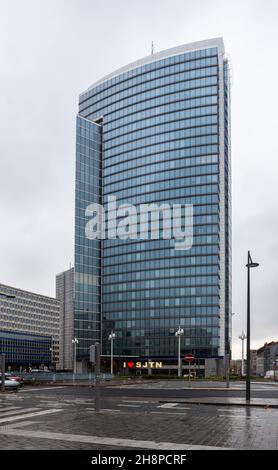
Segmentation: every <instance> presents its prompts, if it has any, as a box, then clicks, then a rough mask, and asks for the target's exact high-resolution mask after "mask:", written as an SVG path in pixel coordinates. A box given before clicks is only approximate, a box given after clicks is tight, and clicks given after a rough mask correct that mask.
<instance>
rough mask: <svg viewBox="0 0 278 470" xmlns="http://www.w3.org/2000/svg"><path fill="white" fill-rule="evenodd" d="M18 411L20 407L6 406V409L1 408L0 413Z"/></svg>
mask: <svg viewBox="0 0 278 470" xmlns="http://www.w3.org/2000/svg"><path fill="white" fill-rule="evenodd" d="M18 409H20V406H7V407H6V408H4V407H3V408H1V409H0V413H1V412H2V411H11V410H18Z"/></svg>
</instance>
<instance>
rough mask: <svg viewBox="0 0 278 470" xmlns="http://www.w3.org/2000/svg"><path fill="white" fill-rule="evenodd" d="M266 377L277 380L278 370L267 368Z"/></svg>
mask: <svg viewBox="0 0 278 470" xmlns="http://www.w3.org/2000/svg"><path fill="white" fill-rule="evenodd" d="M264 378H265V379H272V380H274V379H275V380H277V379H278V371H276V370H267V371H266V374H265V376H264Z"/></svg>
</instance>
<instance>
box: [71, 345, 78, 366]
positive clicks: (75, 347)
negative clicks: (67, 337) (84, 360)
mask: <svg viewBox="0 0 278 470" xmlns="http://www.w3.org/2000/svg"><path fill="white" fill-rule="evenodd" d="M71 342H72V344H73V345H74V363H73V373H74V374H76V349H77V345H78V339H77V338H76V336H75V337H74V338H73V339H72V340H71Z"/></svg>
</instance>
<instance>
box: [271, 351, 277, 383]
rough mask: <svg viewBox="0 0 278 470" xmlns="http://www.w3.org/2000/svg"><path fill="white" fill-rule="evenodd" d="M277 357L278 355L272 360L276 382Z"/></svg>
mask: <svg viewBox="0 0 278 470" xmlns="http://www.w3.org/2000/svg"><path fill="white" fill-rule="evenodd" d="M277 357H278V356H276V357H275V358H274V360H273V361H272V364H273V380H274V382H275V381H276V361H277Z"/></svg>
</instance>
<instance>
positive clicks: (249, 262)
mask: <svg viewBox="0 0 278 470" xmlns="http://www.w3.org/2000/svg"><path fill="white" fill-rule="evenodd" d="M257 266H259V263H253V261H252V258H251V255H250V251H248V255H247V264H246V267H247V354H246V401H250V362H251V354H250V268H256V267H257Z"/></svg>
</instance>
